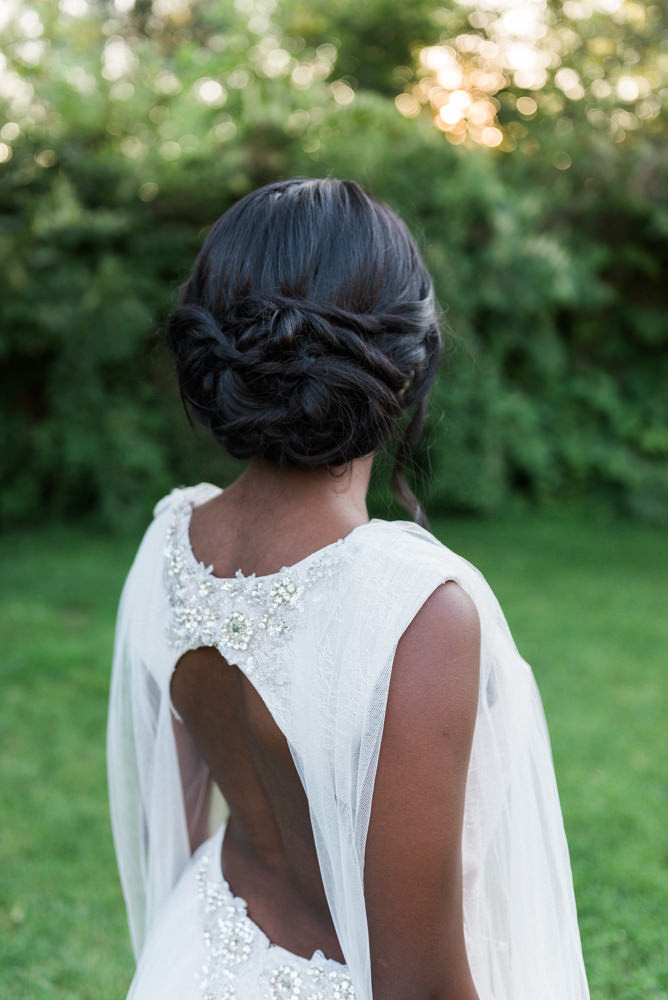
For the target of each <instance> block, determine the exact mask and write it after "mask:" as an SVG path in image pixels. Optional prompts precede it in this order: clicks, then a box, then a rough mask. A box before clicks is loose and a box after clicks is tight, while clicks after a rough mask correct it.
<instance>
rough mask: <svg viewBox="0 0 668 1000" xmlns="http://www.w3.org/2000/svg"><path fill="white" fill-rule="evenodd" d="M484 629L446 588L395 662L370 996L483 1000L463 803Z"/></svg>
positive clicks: (375, 851)
mask: <svg viewBox="0 0 668 1000" xmlns="http://www.w3.org/2000/svg"><path fill="white" fill-rule="evenodd" d="M479 661H480V624H479V619H478V614H477V611H476V608H475V605H474V604H473V602H472V601H471V599H470V598H469V597H468V596H467V595H466V593H465V592H464V591H463V590H462V589H461V588H460V587H459V586H458V585H457V584H456V583H453V582H450V583H447V584H444V585H443V586H441V587H439V588H438V589H437V590H436V591H434V593H433V594H432V595H431V596H430V598H429V600H428V601H427V602H426V603H425V604H424V605H423V607H422V608H421V610H420V611H419V613H418V614H417V615H416V617H415V618H414V620H413V622H412V623H411V625H410V626H409V628H408V629H407V630H406V632H405V633H404V635H403V636H402V638H401V640H400V642H399V645H398V647H397V652H396V655H395V659H394V664H393V668H392V678H391V681H390V688H389V694H388V702H387V713H386V717H385V727H384V730H383V739H382V743H381V749H380V756H379V761H378V770H377V774H376V781H375V787H374V795H373V802H372V809H371V818H370V822H369V831H368V836H367V845H366V855H365V869H364V886H365V899H366V908H367V919H368V925H369V944H370V953H371V971H372V982H373V996H374V1000H402V998H408V997H410V998H412V1000H420V998H422V997H424V998H425V1000H426V998H429V1000H450V998H453V1000H454V998H456V1000H475V998H476V997H477V994H476V991H475V988H474V986H473V983H472V980H471V976H470V972H469V968H468V963H467V960H466V951H465V948H464V936H463V918H462V862H461V838H462V823H463V815H464V796H465V789H466V777H467V772H468V763H469V756H470V751H471V742H472V738H473V729H474V725H475V719H476V711H477V703H478V679H479Z"/></svg>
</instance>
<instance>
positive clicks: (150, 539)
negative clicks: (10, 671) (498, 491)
mask: <svg viewBox="0 0 668 1000" xmlns="http://www.w3.org/2000/svg"><path fill="white" fill-rule="evenodd" d="M218 492H219V491H218V489H217V487H214V486H211V485H210V484H207V483H204V484H200V485H199V486H195V487H192V488H188V489H179V490H174V491H173V492H172V493H171V494H170V495H169V496H168V497H165V498H164V499H163V500H162V501H160V503H159V504H158V505H157V507H156V509H155V514H154V519H153V522H152V524H151V525H150V526H149V528H148V530H147V532H146V535H145V536H144V539H143V541H142V543H141V546H140V548H139V551H138V553H137V556H136V558H135V561H134V563H133V566H132V568H131V570H130V573H129V575H128V578H127V581H126V584H125V588H124V590H123V595H122V598H121V604H120V609H119V614H118V622H117V630H116V644H115V653H114V662H113V669H112V682H111V698H110V711H109V724H108V768H109V786H110V798H111V814H112V826H113V832H114V841H115V846H116V852H117V857H118V865H119V870H120V876H121V883H122V886H123V892H124V896H125V901H126V906H127V911H128V920H129V925H130V933H131V937H132V942H133V947H134V951H135V955H136V958H137V971H136V974H135V977H134V980H133V983H132V986H131V990H130V996H131V997H132V998H133V1000H177V998H178V1000H197V998H201V1000H261V998H267V1000H372V988H371V971H370V958H369V936H368V929H367V920H366V909H365V899H364V878H363V873H364V854H365V844H366V836H367V830H368V825H369V817H370V812H371V803H372V797H373V789H374V780H375V775H376V769H377V764H378V754H379V750H380V744H381V739H382V735H383V724H384V718H385V709H386V704H387V696H388V688H389V682H390V676H391V671H392V664H393V660H394V655H395V651H396V648H397V644H398V642H399V639H400V638H401V636H402V635H403V633H404V632H405V630H406V629H407V627H408V626H409V624H410V623H411V621H412V620H413V618H414V617H415V615H416V614H417V613H418V611H419V610H420V608H421V607H422V606H423V604H424V603H425V602H426V601H427V599H428V598H429V596H430V595H431V594H432V593H433V592H434V591H435V590H436V589H437V588H438V587H439V586H440V585H441V584H443V583H445V582H447V581H449V580H454V581H456V582H457V583H458V584H459V586H460V587H462V588H463V589H464V590H465V591H466V593H467V594H468V595H469V596H470V597H471V598H472V600H473V601H474V603H475V605H476V608H477V611H478V614H479V617H480V624H481V638H482V645H481V662H480V689H479V702H478V711H477V718H476V723H475V731H474V737H473V746H472V752H471V759H470V765H469V771H468V777H467V786H466V803H465V814H464V827H463V841H462V861H463V872H464V888H463V892H464V899H463V903H464V934H465V941H466V949H467V955H468V960H469V965H470V968H471V972H472V975H473V979H474V982H475V985H476V988H477V991H478V994H479V996H480V1000H585V998H587V997H588V996H589V992H588V988H587V981H586V976H585V971H584V965H583V961H582V953H581V947H580V938H579V932H578V925H577V916H576V910H575V901H574V896H573V886H572V878H571V869H570V862H569V856H568V848H567V844H566V838H565V835H564V828H563V822H562V817H561V809H560V804H559V797H558V794H557V787H556V782H555V777H554V769H553V765H552V758H551V753H550V746H549V739H548V735H547V729H546V725H545V719H544V715H543V711H542V707H541V702H540V698H539V695H538V691H537V688H536V685H535V681H534V678H533V675H532V673H531V670H530V668H529V666H528V665H527V664H526V662H525V661H524V660H523V659H522V658H521V656H520V655H519V653H518V652H517V649H516V647H515V645H514V643H513V641H512V638H511V635H510V632H509V630H508V627H507V625H506V622H505V619H504V617H503V614H502V612H501V609H500V607H499V605H498V602H497V601H496V599H495V598H494V595H493V594H492V592H491V590H490V588H489V586H488V585H487V583H486V582H485V580H484V579H483V577H482V576H481V575H480V573H479V572H478V571H477V570H476V569H474V568H473V567H472V566H471V565H470V564H469V563H467V562H466V561H465V560H464V559H462V558H461V557H459V556H457V555H455V554H454V553H453V552H451V551H450V550H449V549H448V548H446V547H445V546H443V545H442V544H441V543H440V542H438V541H437V540H436V539H435V538H434V537H433V536H432V535H430V534H429V533H428V532H427V531H425V530H424V529H422V528H419V527H417V526H416V525H414V524H412V523H407V522H401V521H393V522H387V521H382V520H372V521H370V522H369V523H368V524H365V525H362V526H361V527H358V528H356V529H355V530H354V531H352V532H351V534H349V535H348V536H347V537H346V538H344V539H342V540H341V541H339V542H336V543H334V544H332V545H328V546H326V547H325V548H323V549H320V550H318V551H317V552H314V553H312V554H311V555H310V556H308V557H307V558H305V559H303V560H301V561H300V562H298V563H296V564H295V565H293V566H291V567H286V568H284V569H282V570H280V571H279V572H278V573H274V574H271V575H270V576H257V577H256V576H253V575H251V576H244V575H243V574H241V573H240V572H239V573H237V575H236V576H235V577H233V578H229V579H228V578H220V577H216V576H214V575H213V573H212V570H211V568H210V567H206V566H204V565H203V564H201V563H200V562H198V561H197V560H196V558H195V556H194V555H193V552H192V549H191V547H190V542H189V524H190V516H191V513H192V510H193V508H194V507H195V506H197V505H199V504H201V503H204V502H205V501H207V500H209V499H211V498H212V497H213V496H215V495H216V494H217V493H218ZM203 646H204V647H213V648H215V649H217V650H218V651H219V652H220V653H221V654H222V656H223V657H224V659H225V660H226V661H227V663H228V664H230V665H233V666H235V667H237V668H238V669H239V670H240V671H242V672H243V674H244V676H245V677H246V678H247V679H248V681H249V682H250V683H251V684H252V685H253V687H254V688H255V690H256V691H257V692H258V694H259V696H260V697H261V698H262V700H263V702H264V704H265V705H266V707H267V709H268V711H269V712H270V713H271V715H272V717H273V719H274V720H275V722H276V723H277V725H278V727H279V728H280V730H281V731H282V733H283V734H284V736H285V738H286V740H287V742H288V745H289V748H290V752H291V755H292V758H293V760H294V764H295V767H296V769H297V772H298V774H299V777H300V780H301V782H302V785H303V787H304V790H305V793H306V796H307V799H308V804H309V811H310V817H311V823H312V827H313V834H314V840H315V845H316V851H317V856H318V862H319V867H320V872H321V875H322V881H323V885H324V888H325V893H326V897H327V902H328V905H329V909H330V913H331V916H332V920H333V923H334V927H335V930H336V933H337V936H338V940H339V942H340V944H341V949H342V951H343V954H344V956H345V963H346V964H345V965H341V964H339V963H337V962H335V961H333V960H331V959H326V958H324V956H323V955H322V954H321V953H319V952H316V953H315V954H314V955H313V957H312V958H311V959H310V960H309V959H306V958H303V957H300V956H297V955H294V954H292V953H291V952H289V951H286V950H285V949H284V948H281V947H278V946H275V945H273V944H272V943H271V942H270V941H269V940H268V939H267V937H266V935H265V934H264V933H263V931H262V930H261V928H260V927H258V926H257V925H256V924H255V923H253V921H252V920H251V919H250V917H249V916H248V914H247V912H246V909H245V905H244V902H243V900H241V899H239V898H237V897H235V896H234V895H233V894H232V892H231V890H230V888H229V886H228V885H227V883H226V882H225V879H224V878H223V875H222V872H221V864H220V857H221V842H222V835H223V830H222V828H221V829H218V830H217V831H216V832H214V833H213V835H212V837H210V839H209V840H207V841H205V842H204V843H203V844H202V845H201V846H200V847H199V848H198V849H197V850H196V851H195V853H194V854H192V852H191V844H190V838H189V833H188V829H189V821H190V822H191V821H192V817H193V815H196V814H197V813H198V812H200V811H201V810H203V809H207V808H208V790H209V775H208V771H207V767H206V765H205V764H204V762H203V761H202V760H201V758H200V757H199V756H198V754H197V751H196V750H195V747H194V744H193V742H192V740H191V739H190V737H189V735H188V732H187V730H186V728H185V726H184V725H183V723H182V722H181V721H180V720H179V718H178V715H177V713H176V712H175V710H174V709H173V707H172V705H171V702H170V681H171V677H172V673H173V671H174V668H175V666H176V664H177V662H178V661H179V659H180V657H181V656H182V655H183V654H184V653H186V652H187V651H189V650H193V649H197V648H200V647H203ZM416 822H419V817H416ZM420 877H421V873H420V869H419V858H416V870H415V879H416V881H417V882H418V884H419V881H420ZM286 919H289V915H287V916H286Z"/></svg>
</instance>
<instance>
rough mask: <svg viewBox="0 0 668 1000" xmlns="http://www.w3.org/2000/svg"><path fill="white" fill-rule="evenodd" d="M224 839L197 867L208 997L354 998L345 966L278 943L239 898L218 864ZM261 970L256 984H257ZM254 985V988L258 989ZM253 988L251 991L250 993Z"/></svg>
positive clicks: (202, 975)
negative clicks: (291, 949) (258, 924)
mask: <svg viewBox="0 0 668 1000" xmlns="http://www.w3.org/2000/svg"><path fill="white" fill-rule="evenodd" d="M219 846H220V838H219V837H216V838H212V840H211V841H210V842H209V845H208V847H207V849H206V850H205V851H204V853H203V855H202V860H201V862H200V864H199V867H198V870H197V890H198V894H199V898H200V904H201V908H202V914H203V928H204V943H205V953H206V958H205V961H204V964H203V966H202V969H201V973H200V977H199V981H200V990H201V995H202V998H203V1000H244V996H251V995H252V996H258V997H259V996H260V995H261V996H262V997H263V998H265V1000H355V994H354V990H353V986H352V982H351V980H350V976H349V974H348V970H347V969H346V967H345V966H340V965H339V964H338V963H336V962H332V961H329V960H328V959H325V958H324V957H323V956H322V955H321V953H320V952H316V954H315V955H314V956H313V958H312V959H311V960H310V961H309V960H307V959H306V958H302V957H301V956H299V955H292V954H291V953H290V952H289V951H286V950H285V949H284V948H281V947H280V946H278V945H274V944H272V943H271V942H270V941H269V938H268V937H267V936H266V934H264V933H263V932H262V931H261V930H260V928H259V927H258V926H257V924H255V923H253V921H252V920H251V919H250V917H249V916H248V914H247V912H246V904H245V902H244V901H243V900H242V899H239V898H238V897H236V896H234V895H233V893H232V891H231V889H230V887H229V885H228V884H227V882H226V881H225V879H224V878H223V876H222V873H221V872H220V870H219V868H218V858H219V850H218V848H219ZM256 972H257V973H259V981H258V980H256V981H255V983H257V986H259V989H258V988H257V986H256V985H255V983H253V979H254V977H255V974H256ZM253 987H255V988H253ZM249 991H250V992H249Z"/></svg>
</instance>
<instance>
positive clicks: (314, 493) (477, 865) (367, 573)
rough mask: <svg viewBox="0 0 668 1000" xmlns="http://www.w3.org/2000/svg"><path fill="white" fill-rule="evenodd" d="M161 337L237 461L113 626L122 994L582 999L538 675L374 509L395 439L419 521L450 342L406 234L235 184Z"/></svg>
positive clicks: (500, 621) (434, 548)
mask: <svg viewBox="0 0 668 1000" xmlns="http://www.w3.org/2000/svg"><path fill="white" fill-rule="evenodd" d="M168 339H169V342H170V345H171V347H172V349H173V351H174V354H175V357H176V364H177V369H178V374H179V379H180V385H181V392H182V396H183V398H184V401H185V403H186V404H187V406H188V407H189V408H190V409H191V411H192V412H193V413H194V414H195V415H196V417H197V418H198V419H199V420H200V421H201V422H203V423H204V424H205V425H206V426H207V427H208V428H209V429H210V430H211V432H212V433H213V435H214V437H215V438H216V439H217V440H218V441H219V442H220V443H221V444H222V445H223V446H224V447H225V448H226V449H227V450H228V451H229V452H230V453H231V454H232V455H234V456H236V457H237V458H247V459H250V462H249V464H248V467H247V469H246V471H245V472H244V473H243V475H242V476H241V477H240V478H239V479H238V480H237V481H236V482H235V483H233V484H232V486H230V487H229V489H227V490H225V492H224V493H223V492H221V491H220V490H218V489H217V488H216V487H213V486H210V485H208V484H202V485H200V486H197V487H194V488H190V489H183V490H176V491H174V492H173V493H172V494H171V495H170V496H169V497H167V498H165V499H164V500H163V501H161V502H160V503H159V504H158V506H157V508H156V512H155V518H154V521H153V523H152V525H151V526H150V527H149V529H148V531H147V534H146V536H145V538H144V541H143V542H142V545H141V547H140V550H139V553H138V555H137V558H136V560H135V563H134V565H133V568H132V570H131V572H130V575H129V578H128V581H127V583H126V587H125V590H124V593H123V598H122V601H121V607H120V612H119V620H118V628H117V641H116V652H115V660H114V667H113V678H112V691H111V707H110V719H109V734H108V748H109V778H110V789H111V803H112V820H113V827H114V836H115V842H116V849H117V853H118V859H119V867H120V872H121V880H122V883H123V889H124V893H125V897H126V902H127V907H128V915H129V922H130V929H131V934H132V939H133V944H134V947H135V952H136V955H137V958H138V967H137V972H136V975H135V978H134V980H133V985H132V987H131V990H130V996H131V997H133V998H139V1000H144V998H153V997H156V998H158V997H159V998H160V1000H166V998H172V997H173V998H174V1000H176V998H178V1000H189V998H191V997H192V998H194V997H197V996H201V997H205V998H209V1000H232V998H238V1000H259V998H260V997H270V998H274V1000H280V998H285V1000H288V998H289V1000H315V998H321V1000H322V998H327V1000H330V998H331V1000H333V998H349V1000H350V998H353V997H355V998H356V1000H371V998H372V997H373V1000H409V998H410V1000H475V998H479V1000H492V998H493V1000H582V998H585V997H587V996H588V990H587V984H586V978H585V974H584V968H583V964H582V957H581V950H580V942H579V935H578V928H577V920H576V914H575V904H574V899H573V891H572V883H571V874H570V866H569V860H568V851H567V846H566V841H565V837H564V832H563V825H562V820H561V813H560V807H559V800H558V796H557V791H556V785H555V781H554V774H553V770H552V763H551V757H550V749H549V743H548V738H547V733H546V729H545V725H544V719H543V715H542V710H541V706H540V700H539V698H538V695H537V692H536V689H535V684H534V681H533V678H532V675H531V672H530V670H529V668H528V666H527V665H526V664H525V663H524V661H523V660H522V659H521V658H520V656H519V654H518V653H517V651H516V649H515V646H514V644H513V642H512V639H511V637H510V634H509V632H508V629H507V626H506V624H505V621H504V618H503V615H502V613H501V611H500V609H499V607H498V604H497V603H496V601H495V599H494V597H493V595H492V594H491V592H490V590H489V588H488V587H487V585H486V583H485V581H484V580H483V579H482V578H481V577H480V575H479V574H478V573H477V572H476V571H475V570H474V569H473V568H472V567H471V566H470V565H469V564H467V563H466V562H465V561H464V560H462V559H460V558H459V557H457V556H456V555H454V554H453V553H452V552H450V550H448V549H446V548H445V547H444V546H442V545H441V544H440V543H439V542H437V541H436V539H434V538H433V536H431V535H430V534H429V533H428V532H427V531H426V530H425V529H424V528H422V527H418V526H417V525H416V524H412V523H409V522H391V523H388V522H385V521H378V520H372V521H369V518H368V514H367V509H366V492H367V487H368V482H369V475H370V471H371V464H372V461H373V454H374V452H375V451H376V450H377V449H378V448H380V447H381V446H382V445H385V444H386V443H387V442H388V441H389V440H390V438H391V437H392V435H393V432H394V431H395V429H396V428H397V425H400V424H402V422H403V423H405V421H403V420H402V418H404V417H406V420H407V421H408V424H407V426H406V427H405V431H404V434H403V437H402V438H401V441H400V444H399V446H398V458H397V466H396V469H395V476H394V485H395V491H396V492H397V495H398V497H399V498H400V499H401V500H402V501H403V502H404V503H405V504H406V505H407V506H408V507H409V509H410V510H411V513H412V515H413V517H414V519H415V520H416V521H420V520H421V519H422V514H421V511H420V508H419V506H418V504H417V502H416V500H415V498H414V496H413V495H412V493H411V492H410V490H409V489H408V487H407V484H406V482H405V480H404V478H403V475H402V471H401V466H402V462H403V460H404V459H405V457H406V456H407V454H408V452H409V451H410V448H411V446H412V444H413V443H414V442H415V441H416V440H417V438H418V436H419V432H420V429H421V426H422V422H423V418H424V411H425V405H426V398H427V392H428V389H429V386H430V384H431V381H432V379H433V376H434V372H435V367H436V363H437V360H438V353H439V349H440V335H439V331H438V325H437V321H436V315H435V310H434V303H433V295H432V287H431V281H430V279H429V276H428V274H427V272H426V270H425V268H424V265H423V264H422V261H421V260H420V256H419V254H418V251H417V249H416V247H415V245H414V243H413V241H412V239H411V237H410V235H409V234H408V232H407V230H406V228H405V226H404V225H403V223H402V222H401V221H400V220H399V219H398V218H397V216H396V215H394V213H393V212H391V211H390V210H389V209H388V208H386V207H385V206H383V205H381V204H379V203H378V202H376V201H375V200H373V199H371V198H369V197H367V196H366V195H365V194H364V193H363V192H362V191H361V190H360V188H358V187H357V185H355V184H353V183H350V182H340V181H336V180H293V181H286V182H281V183H277V184H272V185H269V186H267V187H265V188H262V189H260V190H258V191H255V192H254V193H252V194H250V195H248V196H247V197H246V198H244V199H242V200H241V201H240V202H239V203H238V204H236V205H235V206H233V207H232V208H231V209H230V210H229V211H228V212H226V213H225V214H224V215H223V216H222V217H221V218H220V219H219V220H218V222H217V223H216V224H215V225H214V227H213V228H212V230H211V232H210V234H209V236H208V237H207V239H206V241H205V243H204V246H203V249H202V251H201V253H200V255H199V257H198V259H197V261H196V263H195V267H194V269H193V272H192V274H191V276H190V278H189V280H188V282H187V284H186V286H185V289H184V293H183V296H182V302H181V304H180V306H179V307H178V308H177V309H176V310H175V312H174V313H173V315H172V316H171V318H170V320H169V324H168ZM286 567H287V568H286ZM212 783H213V784H215V785H217V786H218V788H219V789H220V791H221V792H222V794H223V796H224V798H225V800H226V802H227V806H228V808H229V818H228V821H227V823H226V825H224V826H223V827H221V828H220V829H219V830H218V831H217V832H216V833H215V834H214V835H213V836H212V837H209V822H210V820H209V815H210V810H209V807H210V801H211V795H210V791H211V784H212ZM191 855H192V857H191ZM223 873H224V874H223Z"/></svg>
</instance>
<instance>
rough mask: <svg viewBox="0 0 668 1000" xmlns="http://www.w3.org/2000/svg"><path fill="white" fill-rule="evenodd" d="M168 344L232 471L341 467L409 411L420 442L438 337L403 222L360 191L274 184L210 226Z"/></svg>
mask: <svg viewBox="0 0 668 1000" xmlns="http://www.w3.org/2000/svg"><path fill="white" fill-rule="evenodd" d="M167 335H168V340H169V343H170V345H171V347H172V349H173V351H174V354H175V357H176V363H177V369H178V374H179V380H180V385H181V393H182V396H183V399H184V401H185V402H186V403H187V404H188V405H189V406H190V408H191V409H192V411H193V412H194V414H195V416H196V417H197V419H198V420H199V421H200V422H201V423H203V424H204V425H205V426H206V427H208V428H209V429H210V430H211V432H212V434H213V435H214V437H215V438H216V439H217V440H218V441H220V443H221V444H222V445H223V446H224V447H225V448H226V449H227V451H228V452H229V453H230V454H231V455H233V456H234V457H236V458H242V459H243V458H249V457H251V456H261V457H263V458H265V459H266V460H268V461H271V462H276V463H282V464H288V465H293V466H301V467H311V468H316V467H326V466H330V467H331V466H340V465H344V464H346V463H348V462H350V461H352V460H353V459H355V458H358V457H361V456H363V455H367V454H369V453H370V452H372V451H374V450H376V449H377V448H378V447H379V446H381V445H383V444H385V443H386V442H388V441H389V440H390V438H391V437H392V433H393V430H394V427H395V424H396V421H397V419H398V418H399V417H400V416H401V415H402V414H403V413H404V412H405V411H407V410H409V409H411V408H414V410H415V412H414V415H413V419H412V421H411V422H410V424H409V427H408V429H407V431H406V433H405V435H404V437H403V439H402V442H401V444H400V446H399V452H398V463H397V468H396V469H395V477H394V479H395V492H397V495H398V497H399V499H400V500H402V502H404V503H405V504H406V505H407V506H409V507H410V508H411V509H412V512H413V513H414V514H415V515H416V516H419V506H418V505H417V501H415V498H414V497H413V495H412V493H410V490H408V487H407V485H406V483H405V480H404V479H403V475H402V473H401V464H402V462H403V460H404V459H405V457H406V453H407V451H408V450H410V447H412V445H413V443H414V441H415V440H416V439H417V437H418V436H419V433H420V431H421V429H422V424H423V421H424V410H425V404H426V395H427V391H428V389H429V386H430V384H431V382H432V380H433V377H434V374H435V368H436V363H437V360H438V354H439V350H440V333H439V330H438V324H437V320H436V314H435V309H434V301H433V293H432V285H431V280H430V278H429V275H428V273H427V271H426V269H425V267H424V264H423V263H422V260H421V259H420V255H419V253H418V250H417V248H416V246H415V243H414V242H413V240H412V238H411V236H410V234H409V232H408V230H407V228H406V226H405V225H404V223H403V222H402V221H401V220H400V219H399V218H398V216H396V215H395V214H394V212H392V211H391V210H390V209H389V208H387V207H386V206H384V205H382V204H381V203H379V202H377V201H375V200H374V199H372V198H370V197H368V196H367V195H366V194H365V193H364V192H363V191H362V190H361V188H359V187H358V186H357V184H355V183H353V182H351V181H338V180H333V179H317V180H305V179H297V180H290V181H281V182H277V183H275V184H269V185H267V186H266V187H263V188H260V189H258V190H257V191H254V192H252V193H251V194H249V195H247V196H246V197H245V198H242V199H241V201H239V202H237V203H236V204H235V205H233V206H232V207H231V208H230V209H229V210H228V211H227V212H225V213H224V215H222V216H221V217H220V218H219V219H218V221H217V222H216V223H215V224H214V226H213V227H212V229H211V231H210V233H209V235H208V237H207V239H206V241H205V243H204V246H203V247H202V250H201V252H200V254H199V256H198V258H197V261H196V262H195V266H194V268H193V271H192V274H191V275H190V278H189V279H188V281H187V283H186V285H185V287H184V289H183V295H182V300H181V304H180V306H179V307H178V308H177V309H176V310H175V311H174V312H173V313H172V315H171V317H170V319H169V323H168V328H167Z"/></svg>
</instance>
